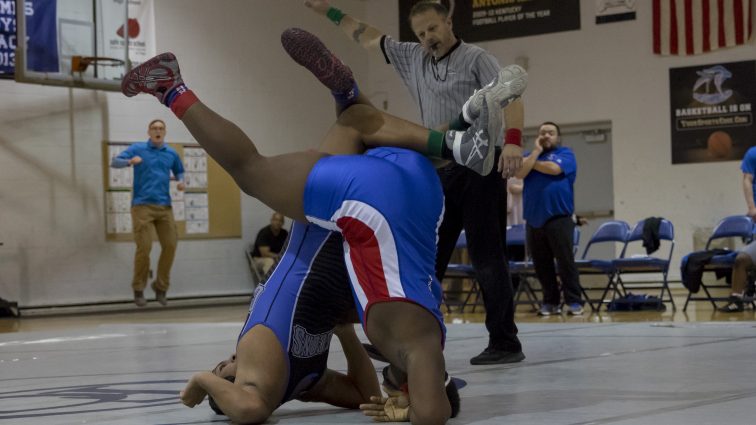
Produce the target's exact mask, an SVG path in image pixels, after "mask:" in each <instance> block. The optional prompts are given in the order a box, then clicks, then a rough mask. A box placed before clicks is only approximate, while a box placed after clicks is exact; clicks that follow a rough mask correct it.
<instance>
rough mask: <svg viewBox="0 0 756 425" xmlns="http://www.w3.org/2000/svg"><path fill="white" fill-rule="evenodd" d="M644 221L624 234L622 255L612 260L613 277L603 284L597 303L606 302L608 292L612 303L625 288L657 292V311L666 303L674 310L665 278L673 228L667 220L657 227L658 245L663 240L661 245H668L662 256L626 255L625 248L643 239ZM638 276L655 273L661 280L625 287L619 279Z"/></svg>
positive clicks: (625, 291) (673, 234)
mask: <svg viewBox="0 0 756 425" xmlns="http://www.w3.org/2000/svg"><path fill="white" fill-rule="evenodd" d="M645 222H646V220H641V221H639V222H638V223H636V224H635V227H633V230H632V231H631V232H630V235H628V237H627V240H626V241H625V246H624V247H623V248H622V254H621V255H620V258H618V259H615V260H612V265H613V267H614V272H615V278H614V279H612V280H610V281H609V283H608V284H607V286H606V289H604V293H603V294H602V296H601V301H602V303H603V302H604V300H606V296H607V294H608V293H609V291H610V290H612V300H614V299H615V298H616V297H617V295H620V296H625V295H627V292H628V291H627V289H628V288H631V289H659V290H660V293H659V303H658V308H659V309H660V310H661V309H662V304H663V303H665V302H669V303H670V304H672V309H673V310H674V309H676V308H677V307H676V306H675V300H674V299H673V298H672V292H671V291H670V290H669V281H668V279H667V277H668V274H669V265H670V262H671V261H672V252H673V251H674V249H675V228H674V226H673V225H672V222H670V221H669V220H667V219H662V220H661V222H660V224H659V240H660V242H661V241H666V243H665V244H666V245H668V246H669V250H668V252H667V255H666V256H665V257H657V256H652V255H634V256H631V257H628V256H627V253H628V247H629V246H630V245H631V244H632V245H637V242H640V241H642V240H643V227H644V224H645ZM662 248H663V246H660V247H659V249H660V250H661V249H662ZM639 273H643V274H648V273H659V274H660V275H661V279H659V282H658V284H657V285H650V284H649V283H645V282H644V283H630V284H626V283H625V282H624V281H623V280H622V276H624V275H628V274H639ZM665 294H666V295H667V296H668V298H665ZM599 306H600V305H599Z"/></svg>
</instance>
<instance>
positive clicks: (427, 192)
mask: <svg viewBox="0 0 756 425" xmlns="http://www.w3.org/2000/svg"><path fill="white" fill-rule="evenodd" d="M443 206H444V198H443V193H442V191H441V184H440V182H439V179H438V176H437V175H436V171H435V169H434V168H433V166H432V165H431V163H430V162H429V161H428V160H427V159H426V158H425V157H423V156H422V155H420V154H418V153H415V152H413V151H409V150H406V149H399V148H378V149H372V150H370V151H368V152H367V153H366V154H364V155H334V156H327V157H324V158H323V159H321V160H320V161H318V162H317V163H316V164H315V166H314V167H313V169H312V171H311V172H310V175H309V176H308V179H307V184H306V186H305V193H304V209H305V215H306V216H307V219H308V220H309V221H311V222H312V223H315V224H317V225H319V226H321V227H323V228H325V229H330V230H334V231H338V232H341V234H342V236H343V238H344V258H345V262H346V267H347V271H348V272H349V276H350V279H351V282H352V289H353V291H354V295H355V299H356V303H355V304H356V305H357V311H358V313H359V315H360V320H362V323H363V326H365V325H366V323H367V317H366V316H367V314H368V313H369V309H370V307H371V306H372V305H373V304H374V303H377V302H382V301H409V302H412V303H415V304H418V305H420V306H422V307H424V308H425V309H427V310H428V311H430V312H431V313H432V314H433V315H434V316H435V317H436V319H437V320H438V322H439V324H440V326H441V329H442V332H443V333H444V334H445V327H444V321H443V315H442V314H441V310H440V308H439V306H440V303H441V285H440V284H439V282H438V280H437V279H436V277H435V263H436V242H437V238H438V227H439V225H440V223H441V218H442V216H443Z"/></svg>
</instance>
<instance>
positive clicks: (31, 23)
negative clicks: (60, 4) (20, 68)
mask: <svg viewBox="0 0 756 425" xmlns="http://www.w3.org/2000/svg"><path fill="white" fill-rule="evenodd" d="M56 3H57V0H26V2H25V4H24V11H23V12H24V14H25V15H26V34H27V54H26V62H27V69H28V70H30V71H38V72H59V68H58V33H57V4H56ZM16 40H17V36H16V0H0V76H12V75H13V73H14V67H15V63H16V61H15V59H16Z"/></svg>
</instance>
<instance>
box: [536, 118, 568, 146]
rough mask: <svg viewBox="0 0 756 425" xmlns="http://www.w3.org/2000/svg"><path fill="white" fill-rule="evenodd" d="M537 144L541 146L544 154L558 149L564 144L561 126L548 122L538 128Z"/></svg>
mask: <svg viewBox="0 0 756 425" xmlns="http://www.w3.org/2000/svg"><path fill="white" fill-rule="evenodd" d="M537 142H538V143H540V144H541V147H542V148H543V151H544V152H548V151H550V150H552V149H555V148H557V147H558V146H559V145H561V144H562V139H561V132H560V130H559V126H558V125H556V124H555V123H553V122H551V121H546V122H545V123H543V124H541V126H540V127H539V128H538V139H537Z"/></svg>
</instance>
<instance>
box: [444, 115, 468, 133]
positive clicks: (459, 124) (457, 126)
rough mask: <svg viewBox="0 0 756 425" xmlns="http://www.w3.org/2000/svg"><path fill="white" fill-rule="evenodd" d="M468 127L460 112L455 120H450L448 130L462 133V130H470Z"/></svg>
mask: <svg viewBox="0 0 756 425" xmlns="http://www.w3.org/2000/svg"><path fill="white" fill-rule="evenodd" d="M470 125H471V124H470V123H468V122H467V121H465V117H464V114H462V113H461V112H460V113H459V116H458V117H457V118H454V119H453V120H451V122H449V130H462V131H464V130H467V129H468V128H470Z"/></svg>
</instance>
